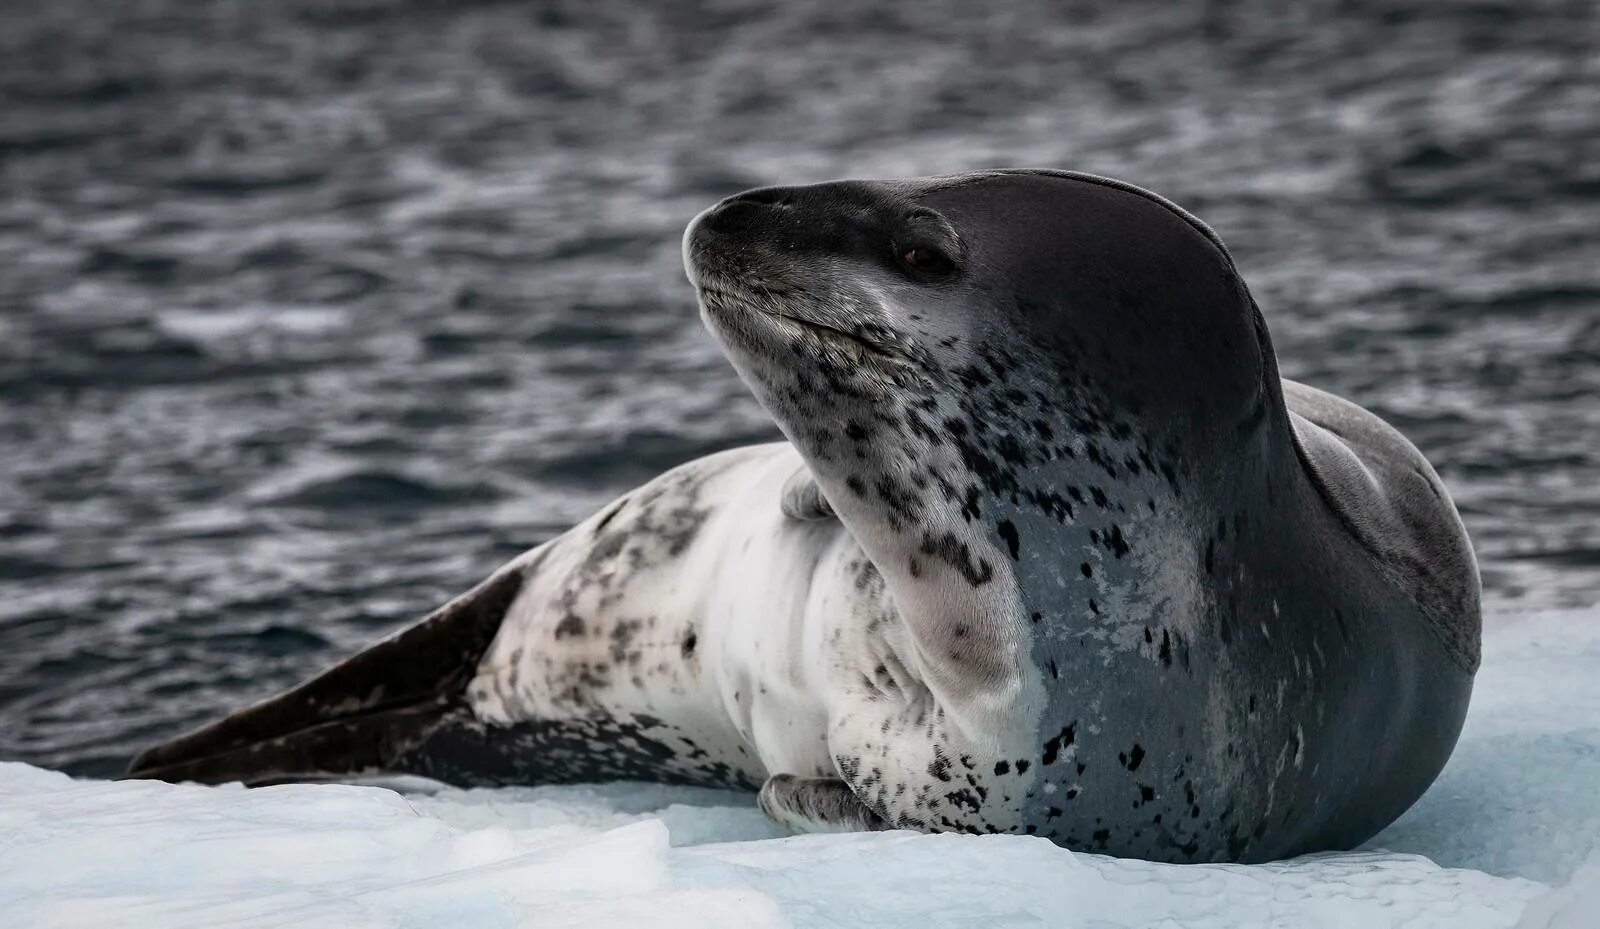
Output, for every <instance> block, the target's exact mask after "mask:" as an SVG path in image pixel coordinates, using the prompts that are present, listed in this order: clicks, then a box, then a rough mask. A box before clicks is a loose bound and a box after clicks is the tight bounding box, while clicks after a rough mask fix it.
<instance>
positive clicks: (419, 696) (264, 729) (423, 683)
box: [127, 568, 523, 784]
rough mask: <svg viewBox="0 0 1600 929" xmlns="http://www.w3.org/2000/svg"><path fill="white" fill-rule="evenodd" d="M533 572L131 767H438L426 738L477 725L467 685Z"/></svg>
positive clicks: (207, 770) (231, 770)
mask: <svg viewBox="0 0 1600 929" xmlns="http://www.w3.org/2000/svg"><path fill="white" fill-rule="evenodd" d="M522 580H523V575H522V572H521V571H520V570H517V569H515V568H513V569H509V570H506V571H502V572H501V573H499V574H496V575H495V576H494V577H491V578H489V579H488V580H487V581H484V582H483V583H482V584H479V585H478V586H477V587H475V588H473V589H472V590H470V591H468V592H466V593H465V594H462V595H461V596H460V597H457V598H456V599H454V600H452V601H450V602H449V603H447V604H445V605H444V606H443V607H441V608H439V609H438V610H437V611H435V612H434V613H433V614H432V615H430V616H429V617H428V618H427V619H424V620H423V621H422V622H420V623H418V624H416V625H415V626H412V627H410V628H409V629H406V630H404V631H402V632H399V633H397V634H395V635H393V636H390V637H389V638H387V639H385V640H383V641H382V642H379V643H378V644H377V645H374V646H372V647H371V648H369V649H367V650H366V651H363V652H361V653H360V654H358V655H356V656H355V657H353V658H351V659H349V660H347V661H345V662H343V663H342V664H339V665H337V666H335V667H333V668H331V669H330V670H328V671H326V672H324V673H323V674H321V675H319V676H317V677H315V678H312V679H311V680H309V681H307V682H305V683H303V684H300V685H299V686H297V687H294V688H292V689H290V690H287V691H285V692H283V693H281V694H279V695H277V696H275V697H269V698H268V699H266V700H263V701H262V702H260V703H257V704H255V705H254V706H250V707H247V708H245V709H243V710H240V711H239V712H237V713H234V714H232V715H230V716H228V717H226V718H224V719H221V720H218V721H217V722H214V723H210V724H208V725H206V726H203V727H201V728H199V729H197V730H195V731H193V732H190V733H188V734H186V735H181V736H179V737H177V738H175V739H173V740H171V741H169V742H166V743H164V744H161V745H158V746H156V747H154V748H152V749H149V750H148V751H145V752H143V753H141V754H140V755H139V756H138V757H136V758H135V759H134V760H133V763H132V764H131V765H130V766H129V768H128V774H127V776H128V777H132V778H155V779H159V780H168V781H201V782H205V783H222V782H225V781H243V782H245V783H247V784H265V783H272V782H278V781H289V780H306V779H315V778H319V777H322V778H325V777H329V776H333V775H352V774H363V775H368V774H428V773H429V771H428V770H427V769H428V767H429V766H428V764H427V763H426V757H425V755H424V753H423V752H422V749H423V747H424V745H425V744H426V743H428V742H429V741H430V740H431V739H433V738H434V736H436V735H443V734H446V731H447V730H455V729H460V728H463V727H475V726H476V724H475V723H474V722H473V718H472V714H471V712H470V710H469V709H468V708H467V706H466V703H465V700H464V697H463V692H464V690H465V688H466V686H467V682H468V681H469V680H470V679H471V677H472V674H473V672H474V670H475V669H476V668H477V665H478V660H479V659H480V658H481V657H482V656H483V653H484V651H486V650H487V649H488V647H489V644H490V643H491V642H492V641H494V636H495V633H496V632H497V631H498V630H499V629H500V623H501V621H502V620H503V619H504V617H505V614H506V610H507V609H508V608H509V607H510V606H511V602H512V601H513V600H514V599H516V596H517V593H518V591H519V590H520V589H521V587H522Z"/></svg>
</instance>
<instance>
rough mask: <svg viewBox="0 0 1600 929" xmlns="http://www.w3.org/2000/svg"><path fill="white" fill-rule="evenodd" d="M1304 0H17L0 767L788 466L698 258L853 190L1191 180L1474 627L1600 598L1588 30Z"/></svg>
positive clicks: (12, 0) (335, 651)
mask: <svg viewBox="0 0 1600 929" xmlns="http://www.w3.org/2000/svg"><path fill="white" fill-rule="evenodd" d="M1290 7H1291V5H1288V4H1267V3H1260V4H1231V3H1207V4H1193V5H1189V4H1180V3H1127V2H1123V3H1116V4H1109V3H1107V4H1083V3H1077V4H1072V3H1044V2H1039V3H1031V4H1030V3H1004V4H992V5H991V4H982V3H972V2H970V0H961V2H943V0H935V2H926V0H925V2H919V3H914V4H905V3H863V2H854V3H848V4H846V3H821V2H815V3H786V4H781V5H772V4H755V3H743V2H701V3H670V2H668V3H655V4H647V3H642V2H641V3H637V4H621V3H601V2H594V0H590V2H572V3H506V4H500V3H460V2H456V3H451V2H444V0H440V2H431V3H430V2H378V0H356V2H315V3H314V2H308V0H275V2H255V0H241V2H199V0H124V2H109V3H108V2H89V0H48V2H45V0H38V2H31V0H29V2H24V0H7V2H6V3H5V5H4V6H3V7H0V758H9V759H22V760H26V761H31V762H34V763H37V764H43V765H49V766H54V767H62V768H65V769H67V770H69V771H72V772H75V773H94V774H109V773H114V772H116V771H118V770H120V768H121V766H122V764H123V763H124V761H125V759H126V758H127V756H128V755H129V754H130V753H131V752H132V751H133V750H134V749H135V748H137V747H139V746H141V745H143V744H145V743H148V742H149V741H150V740H153V739H155V738H157V737H160V736H164V735H167V734H169V733H171V732H173V731H174V730H176V729H178V728H180V727H182V726H185V725H188V724H192V723H194V722H196V721H198V720H200V719H201V718H203V717H207V716H210V715H212V714H214V713H216V712H218V711H220V710H222V709H224V708H227V707H231V706H235V705H237V704H239V703H241V702H244V701H246V700H249V699H253V698H255V697H258V696H261V695H264V694H266V693H267V692H270V691H272V690H275V689H277V688H279V687H281V686H283V685H286V684H288V683H290V682H292V681H294V680H295V679H297V678H299V677H301V676H302V675H304V674H305V673H307V672H309V671H311V670H313V669H314V668H316V667H318V666H321V665H324V664H326V663H328V662H330V661H332V660H334V659H336V658H337V657H339V656H341V655H342V654H344V653H346V652H348V651H350V650H353V649H354V648H356V647H357V646H358V645H360V644H361V643H364V642H366V641H369V640H371V639H374V638H376V637H377V636H379V635H380V634H382V633H385V632H387V631H389V630H391V629H393V628H395V627H396V626H398V625H400V624H403V623H405V622H407V621H409V620H411V619H414V618H416V617H418V616H420V615H421V614H422V613H423V612H425V611H426V610H428V609H429V608H431V607H432V606H434V605H436V604H437V603H439V602H441V601H442V600H443V599H445V598H447V597H448V596H450V595H451V594H453V593H455V592H458V591H460V590H462V589H465V588H466V587H467V586H469V585H471V584H472V583H474V582H476V581H477V580H478V579H479V578H480V577H481V576H482V575H484V574H486V573H488V572H489V571H490V570H491V569H492V568H494V567H495V566H496V565H498V564H499V563H500V562H502V561H503V560H505V559H506V558H508V557H510V556H512V555H514V554H516V553H517V552H520V551H521V550H523V549H525V548H527V547H529V546H531V545H533V544H534V543H537V542H539V541H540V540H542V539H544V538H546V537H548V536H550V535H551V534H553V533H555V532H557V531H559V530H561V529H562V528H564V527H565V526H567V525H568V524H570V523H571V522H573V521H575V520H577V519H579V518H581V517H583V516H584V515H586V514H587V513H588V512H590V511H591V510H592V509H593V508H595V507H596V506H598V505H599V504H601V503H602V502H603V501H605V500H606V499H608V498H609V497H611V496H612V495H614V494H616V493H618V492H620V491H622V490H625V489H627V488H628V487H630V486H632V485H634V484H635V483H637V482H639V481H642V480H644V479H646V478H648V477H650V476H652V475H654V474H656V473H658V472H659V471H661V470H663V469H665V468H667V467H669V466H671V465H674V464H677V463H679V462H682V461H685V460H687V459H689V458H692V457H695V456H697V455H701V454H704V453H706V452H710V451H713V450H715V449H719V448H724V447H727V446H731V445H737V444H742V443H747V442H751V441H756V440H764V439H768V438H772V437H775V435H776V432H775V430H774V429H773V428H772V427H771V426H770V425H769V423H768V421H767V419H766V417H765V415H764V414H763V413H762V412H761V410H760V409H759V408H758V407H757V406H756V404H755V402H754V400H753V399H752V398H751V397H750V396H749V395H748V394H747V393H746V391H745V389H744V388H743V386H742V385H741V384H740V382H739V381H738V380H737V379H736V377H735V376H734V373H733V371H732V370H731V369H730V368H729V367H728V365H727V364H726V363H725V362H724V360H723V358H722V356H721V355H720V353H719V352H718V351H717V349H716V348H715V346H714V345H713V344H712V342H711V340H710V338H709V337H708V336H707V335H706V334H705V333H704V332H703V331H702V329H701V328H700V326H699V324H698V322H697V319H696V317H695V313H694V308H693V305H692V298H691V294H690V290H689V287H688V285H687V284H686V283H685V281H684V279H683V275H682V272H681V270H680V268H679V259H678V240H679V235H680V233H681V230H682V228H683V226H684V224H685V222H686V221H687V220H688V219H689V218H690V217H691V216H692V215H693V214H694V213H695V212H697V211H698V210H700V209H701V208H703V207H704V206H706V205H708V204H709V203H710V202H712V201H713V200H715V199H717V198H719V197H722V196H724V195H726V194H729V193H732V192H734V191H737V190H739V189H741V188H744V187H748V186H753V185H757V184H764V183H773V182H801V181H810V180H821V179H826V178H830V177H836V176H841V175H879V176H882V175H906V174H925V173H945V172H953V171H960V170H965V169H971V168H977V167H986V166H997V165H1018V166H1047V167H1068V168H1076V169H1080V170H1087V171H1094V172H1100V173H1106V174H1112V175H1116V176H1119V177H1123V178H1126V179H1129V180H1132V181H1135V182H1137V183H1140V184H1143V185H1145V186H1148V187H1152V188H1154V189H1156V190H1157V191H1160V192H1162V193H1164V194H1166V195H1168V196H1170V197H1172V198H1174V199H1176V200H1177V201H1178V202H1180V203H1182V204H1184V205H1185V206H1188V207H1189V208H1191V209H1192V210H1194V211H1195V212H1197V213H1198V214H1199V215H1200V216H1201V217H1202V218H1204V219H1205V220H1207V221H1208V222H1209V223H1210V224H1212V225H1213V226H1214V227H1215V228H1216V229H1217V230H1218V231H1219V232H1220V233H1221V235H1222V236H1223V237H1224V239H1226V240H1227V241H1228V243H1229V244H1230V246H1231V247H1232V250H1233V252H1234V255H1235V257H1236V258H1237V260H1238V262H1239V264H1240V266H1241V267H1242V269H1243V270H1244V273H1245V275H1246V277H1247V278H1248V279H1249V281H1250V283H1251V285H1252V287H1253V288H1254V290H1255V293H1256V295H1257V298H1258V299H1259V301H1260V303H1261V304H1262V306H1263V308H1264V309H1265V310H1266V312H1267V316H1268V320H1269V323H1270V324H1271V327H1272V331H1273V336H1274V339H1275V341H1276V344H1277V348H1278V351H1279V355H1280V363H1281V366H1282V369H1283V371H1284V373H1285V374H1286V375H1288V376H1291V377H1295V378H1300V379H1303V380H1305V381H1308V382H1310V383H1312V384H1315V385H1317V386H1320V387H1324V388H1327V389H1331V390H1334V391H1336V392H1339V393H1341V394H1344V395H1346V396H1348V397H1350V398H1352V399H1354V400H1356V401H1357V402H1359V403H1362V404H1364V405H1366V406H1368V407H1370V408H1371V409H1373V410H1375V411H1376V412H1378V413H1379V414H1381V415H1383V416H1384V417H1386V418H1388V419H1389V420H1390V421H1391V422H1393V423H1395V424H1396V425H1398V426H1399V427H1400V428H1401V429H1402V430H1403V431H1405V432H1406V433H1407V434H1408V435H1409V436H1410V437H1411V438H1412V439H1413V440H1414V441H1415V442H1416V443H1417V444H1418V445H1419V446H1420V447H1421V448H1422V449H1423V450H1424V452H1426V453H1427V454H1428V456H1429V457H1430V458H1431V459H1432V460H1433V461H1434V462H1435V464H1436V465H1437V466H1438V468H1439V471H1440V473H1441V474H1442V475H1443V476H1444V478H1445V481H1446V483H1447V484H1448V485H1449V486H1450V488H1451V489H1452V491H1453V492H1454V493H1455V495H1456V498H1457V501H1458V502H1459V504H1460V507H1461V509H1462V512H1463V514H1464V516H1465V518H1466V521H1467V524H1468V527H1469V529H1470V530H1471V532H1472V536H1473V539H1474V541H1475V543H1476V545H1477V548H1478V552H1479V556H1480V560H1481V563H1482V567H1483V577H1484V582H1485V587H1486V598H1487V601H1488V603H1489V604H1490V607H1491V611H1492V612H1495V613H1500V614H1504V613H1506V612H1508V611H1518V610H1527V609H1536V608H1542V607H1548V606H1561V605H1588V604H1591V603H1594V602H1596V601H1600V274H1597V267H1600V13H1597V12H1596V10H1597V8H1596V6H1595V5H1594V4H1592V3H1590V2H1588V0H1578V2H1565V0H1560V2H1552V0H1519V2H1510V0H1508V2H1493V3H1491V2H1439V3H1431V4H1425V3H1385V2H1347V3H1313V4H1309V5H1306V4H1300V5H1292V7H1293V9H1294V10H1295V11H1296V12H1295V13H1294V14H1293V15H1292V17H1291V18H1283V17H1284V13H1283V10H1285V9H1288V8H1290ZM1490 621H1491V622H1492V621H1493V618H1492V617H1491V620H1490Z"/></svg>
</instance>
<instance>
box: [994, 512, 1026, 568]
mask: <svg viewBox="0 0 1600 929" xmlns="http://www.w3.org/2000/svg"><path fill="white" fill-rule="evenodd" d="M995 529H997V530H999V532H1000V538H1002V539H1004V540H1005V542H1006V548H1008V549H1010V551H1011V560H1012V561H1016V560H1017V553H1018V551H1019V549H1020V548H1021V544H1022V540H1021V539H1019V538H1018V537H1017V527H1016V526H1015V525H1014V524H1013V523H1012V522H1011V520H1009V519H1002V520H1000V522H999V523H998V524H997V525H996V526H995Z"/></svg>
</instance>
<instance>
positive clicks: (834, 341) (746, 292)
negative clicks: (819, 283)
mask: <svg viewBox="0 0 1600 929" xmlns="http://www.w3.org/2000/svg"><path fill="white" fill-rule="evenodd" d="M694 282H695V289H696V290H697V291H699V294H700V302H701V305H702V306H704V307H705V309H706V313H707V315H708V318H709V321H710V322H711V323H712V324H713V326H715V327H717V328H719V329H721V328H725V327H726V328H731V329H733V330H734V331H736V332H738V333H739V334H741V335H744V336H745V337H747V338H748V337H751V336H754V337H757V338H759V337H761V336H767V337H768V338H771V337H772V336H777V337H779V338H781V339H782V341H784V342H787V343H790V344H794V343H801V344H816V345H818V346H819V347H831V348H834V349H837V350H839V351H842V352H843V353H844V354H846V355H847V356H849V357H850V358H852V359H854V360H856V361H861V362H873V363H880V364H884V363H887V364H893V365H897V366H898V365H907V364H910V363H911V359H910V358H909V357H907V356H906V355H905V353H904V352H902V351H901V350H900V349H899V348H898V347H897V346H896V345H895V344H894V343H893V342H892V341H890V340H889V339H887V338H884V337H882V336H880V335H878V334H876V333H873V332H871V331H869V330H868V329H867V328H865V327H860V328H857V329H856V330H855V331H852V330H851V329H849V328H846V327H845V324H844V323H842V322H835V321H832V320H825V319H820V318H818V314H816V313H815V312H812V311H810V308H811V307H812V306H816V305H826V304H827V303H828V302H829V301H827V300H825V299H821V298H820V296H819V295H817V294H815V293H813V292H812V291H811V290H810V289H808V288H806V287H803V286H800V285H797V284H792V283H781V284H780V283H777V282H770V283H769V282H759V283H757V282H747V281H745V280H742V279H740V278H739V277H735V276H733V275H728V274H719V273H714V272H709V271H707V270H706V269H705V268H704V267H697V268H695V274H694Z"/></svg>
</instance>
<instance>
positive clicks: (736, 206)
mask: <svg viewBox="0 0 1600 929" xmlns="http://www.w3.org/2000/svg"><path fill="white" fill-rule="evenodd" d="M763 209H764V208H763V207H762V206H761V205H759V204H755V203H750V202H748V201H745V200H740V199H738V198H734V199H731V200H724V201H722V202H721V203H719V204H717V205H716V206H715V207H712V209H711V212H709V213H707V214H706V217H705V219H703V220H701V224H702V225H703V226H705V228H707V229H709V230H710V231H712V232H717V233H721V234H723V235H734V234H737V233H740V232H744V231H746V230H748V229H749V228H750V226H751V225H752V224H753V223H754V222H755V219H756V217H757V216H758V215H759V214H760V213H761V212H762V210H763Z"/></svg>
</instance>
